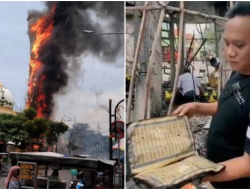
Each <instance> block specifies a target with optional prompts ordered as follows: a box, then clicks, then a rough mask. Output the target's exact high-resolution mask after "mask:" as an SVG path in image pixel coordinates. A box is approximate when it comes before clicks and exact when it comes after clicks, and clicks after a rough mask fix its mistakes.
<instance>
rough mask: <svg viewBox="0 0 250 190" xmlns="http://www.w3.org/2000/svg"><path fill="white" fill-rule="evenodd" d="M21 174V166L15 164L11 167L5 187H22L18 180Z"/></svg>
mask: <svg viewBox="0 0 250 190" xmlns="http://www.w3.org/2000/svg"><path fill="white" fill-rule="evenodd" d="M19 174H20V167H19V166H13V167H11V168H10V171H9V173H8V176H7V178H6V180H5V184H4V188H5V189H21V184H20V182H19V180H18V176H19Z"/></svg>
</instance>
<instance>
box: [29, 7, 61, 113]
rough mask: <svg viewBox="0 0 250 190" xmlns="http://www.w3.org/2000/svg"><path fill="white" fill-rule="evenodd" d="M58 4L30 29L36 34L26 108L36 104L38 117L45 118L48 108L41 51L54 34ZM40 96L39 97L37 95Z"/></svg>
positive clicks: (32, 50) (31, 58)
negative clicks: (54, 20) (54, 19)
mask: <svg viewBox="0 0 250 190" xmlns="http://www.w3.org/2000/svg"><path fill="white" fill-rule="evenodd" d="M56 5H57V4H56V3H55V4H54V5H53V6H52V8H51V11H50V13H49V14H47V15H44V16H43V17H41V18H40V19H39V20H38V21H37V22H36V23H34V24H33V25H32V26H31V27H30V31H31V32H32V33H34V34H35V40H34V44H33V46H32V49H31V57H30V78H29V84H28V86H29V87H28V101H27V104H26V107H30V106H32V105H33V104H36V109H37V117H44V116H45V115H44V113H43V110H44V109H46V108H47V107H48V105H46V104H45V102H44V100H45V97H46V94H44V93H43V90H42V88H43V83H44V79H45V78H46V76H45V75H42V76H41V73H42V69H43V63H42V62H40V61H39V56H40V55H39V49H40V48H41V46H42V45H43V44H44V42H46V41H47V40H49V38H50V36H51V34H52V32H53V29H54V27H53V17H54V14H55V9H56ZM37 94H38V95H37Z"/></svg>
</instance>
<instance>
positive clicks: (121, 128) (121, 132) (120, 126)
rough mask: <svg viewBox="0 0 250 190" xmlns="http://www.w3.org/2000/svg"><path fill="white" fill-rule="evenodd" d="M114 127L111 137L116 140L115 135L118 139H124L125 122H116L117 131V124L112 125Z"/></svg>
mask: <svg viewBox="0 0 250 190" xmlns="http://www.w3.org/2000/svg"><path fill="white" fill-rule="evenodd" d="M111 126H112V133H111V136H112V137H114V138H115V133H117V134H116V138H117V139H122V138H124V122H123V121H116V129H115V122H113V123H112V124H111Z"/></svg>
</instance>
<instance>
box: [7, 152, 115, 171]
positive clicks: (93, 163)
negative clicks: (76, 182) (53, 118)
mask: <svg viewBox="0 0 250 190" xmlns="http://www.w3.org/2000/svg"><path fill="white" fill-rule="evenodd" d="M9 158H10V159H11V160H17V161H18V160H19V161H29V162H43V163H44V162H47V164H48V165H50V164H51V163H54V162H55V163H60V165H61V166H65V167H72V168H76V167H81V168H89V169H97V168H98V165H100V164H107V165H109V166H114V165H115V163H116V161H113V160H102V159H100V160H99V159H89V158H74V157H64V155H62V154H57V153H53V152H37V153H33V152H29V153H27V152H25V153H18V152H10V153H9Z"/></svg>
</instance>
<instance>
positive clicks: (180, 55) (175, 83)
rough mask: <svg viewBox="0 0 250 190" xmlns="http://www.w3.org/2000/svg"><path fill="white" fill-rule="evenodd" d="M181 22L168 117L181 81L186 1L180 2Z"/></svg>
mask: <svg viewBox="0 0 250 190" xmlns="http://www.w3.org/2000/svg"><path fill="white" fill-rule="evenodd" d="M180 10H182V11H181V13H180V22H179V28H180V30H179V44H178V62H177V70H176V75H175V81H174V88H173V94H172V98H171V100H170V104H169V109H168V115H170V114H171V113H172V108H173V104H174V99H175V95H176V88H177V84H178V80H179V75H180V69H181V57H182V48H181V47H182V40H183V38H182V34H183V24H184V1H180Z"/></svg>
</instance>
